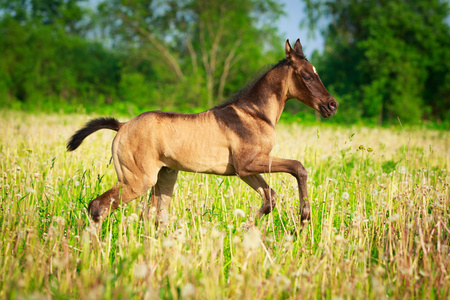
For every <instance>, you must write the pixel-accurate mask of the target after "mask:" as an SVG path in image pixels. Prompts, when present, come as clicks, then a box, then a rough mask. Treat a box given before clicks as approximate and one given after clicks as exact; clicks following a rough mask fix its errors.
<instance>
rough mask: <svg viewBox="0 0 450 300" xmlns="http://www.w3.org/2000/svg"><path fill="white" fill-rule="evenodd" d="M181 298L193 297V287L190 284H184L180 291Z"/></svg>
mask: <svg viewBox="0 0 450 300" xmlns="http://www.w3.org/2000/svg"><path fill="white" fill-rule="evenodd" d="M181 296H182V297H181V298H192V297H194V296H195V287H194V285H193V284H192V283H186V285H185V286H184V287H183V288H182V289H181Z"/></svg>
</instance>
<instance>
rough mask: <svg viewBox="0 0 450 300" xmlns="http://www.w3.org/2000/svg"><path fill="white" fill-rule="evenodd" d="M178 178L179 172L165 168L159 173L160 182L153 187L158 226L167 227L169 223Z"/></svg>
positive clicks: (153, 202)
mask: <svg viewBox="0 0 450 300" xmlns="http://www.w3.org/2000/svg"><path fill="white" fill-rule="evenodd" d="M177 177H178V170H173V169H169V168H167V167H163V168H162V169H161V170H160V171H159V173H158V181H157V182H156V184H155V186H154V187H153V192H152V198H151V203H152V207H155V208H156V211H157V218H156V225H160V226H161V227H165V226H167V224H168V222H169V206H170V202H171V200H172V196H173V189H174V187H175V183H176V181H177Z"/></svg>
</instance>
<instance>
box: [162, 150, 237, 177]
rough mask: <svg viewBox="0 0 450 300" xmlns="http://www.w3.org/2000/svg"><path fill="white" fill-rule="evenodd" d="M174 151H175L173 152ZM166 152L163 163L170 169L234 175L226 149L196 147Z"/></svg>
mask: <svg viewBox="0 0 450 300" xmlns="http://www.w3.org/2000/svg"><path fill="white" fill-rule="evenodd" d="M174 150H175V151H174ZM174 150H172V149H171V150H166V152H165V153H164V154H163V156H164V158H163V159H162V160H163V162H164V163H165V164H166V165H167V166H168V167H169V168H172V169H176V170H180V171H187V172H197V173H208V174H217V175H235V174H236V171H235V169H234V167H233V165H232V163H231V156H230V153H229V150H228V149H224V148H220V147H210V146H209V147H196V145H191V146H190V147H186V148H184V149H174Z"/></svg>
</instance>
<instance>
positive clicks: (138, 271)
mask: <svg viewBox="0 0 450 300" xmlns="http://www.w3.org/2000/svg"><path fill="white" fill-rule="evenodd" d="M147 270H148V267H147V265H146V264H144V263H139V264H136V265H135V266H134V271H133V275H134V277H136V278H144V277H145V275H147Z"/></svg>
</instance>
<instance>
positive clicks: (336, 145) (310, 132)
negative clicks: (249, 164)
mask: <svg viewBox="0 0 450 300" xmlns="http://www.w3.org/2000/svg"><path fill="white" fill-rule="evenodd" d="M88 119H89V117H87V116H84V115H33V114H25V113H18V112H10V111H6V112H1V113H0V130H1V132H2V134H1V135H0V168H1V169H0V171H1V173H0V175H1V179H0V195H1V200H0V209H1V214H0V253H1V256H0V297H1V298H2V299H5V298H7V299H10V298H19V299H28V298H37V299H41V298H42V299H48V298H81V299H88V298H95V299H99V298H106V299H109V298H112V299H119V298H120V299H122V298H135V299H153V298H159V297H160V298H171V299H179V298H183V299H189V298H193V299H217V298H220V299H221V298H230V299H263V298H267V299H272V298H275V299H279V298H295V299H303V298H327V299H347V298H357V299H361V298H369V299H380V298H390V297H392V298H400V299H404V298H440V299H448V297H449V295H450V274H449V269H450V268H449V265H450V258H449V245H450V231H449V228H450V203H449V188H448V184H449V181H448V172H447V169H448V166H449V157H450V156H449V149H450V140H449V133H448V132H445V131H430V130H419V129H401V128H394V129H382V128H373V129H369V128H364V127H351V128H345V127H337V128H336V127H302V126H301V125H283V124H280V125H279V126H278V127H277V135H278V138H277V139H278V140H277V145H276V147H275V148H274V151H273V155H275V156H279V157H285V158H294V159H299V160H300V161H302V162H303V163H304V165H305V167H306V168H307V169H308V174H309V177H308V192H309V197H310V203H311V206H312V220H311V222H310V223H309V224H308V225H307V226H306V227H305V229H304V230H303V231H302V232H299V230H298V228H299V227H298V221H299V219H298V192H297V185H296V182H295V180H294V179H293V178H292V177H290V176H289V175H285V174H270V175H265V178H266V179H267V181H268V182H270V184H271V186H272V187H273V189H274V190H275V191H276V192H277V193H278V203H277V206H276V209H275V210H274V212H273V213H272V214H270V215H268V216H266V217H264V218H262V219H260V220H255V217H256V215H257V210H258V208H259V206H260V205H261V199H260V198H259V196H258V195H257V193H256V192H254V191H253V190H251V189H250V188H249V187H247V186H246V185H245V183H243V182H242V181H240V180H239V179H237V178H235V177H220V176H210V175H203V174H192V173H181V174H180V176H179V179H178V182H177V186H176V190H175V196H174V199H173V202H172V205H171V222H170V225H169V227H168V228H167V229H166V230H165V231H158V229H157V228H155V226H154V217H155V212H154V210H152V209H151V208H150V207H149V206H148V196H149V195H146V196H145V197H141V198H140V199H136V200H135V201H133V202H131V203H129V204H128V205H126V206H123V207H120V208H119V209H118V210H117V211H115V212H114V213H113V214H112V215H111V216H110V217H108V218H107V219H106V220H105V222H104V224H103V227H102V231H101V232H97V231H94V230H91V229H90V227H89V226H88V224H89V217H88V215H87V211H86V206H87V204H88V202H89V201H90V200H91V199H93V198H94V197H96V196H97V195H99V194H101V193H102V192H104V191H106V190H107V189H109V188H110V187H111V186H112V185H113V184H114V183H115V181H116V177H115V172H114V168H113V166H112V164H110V158H111V152H110V146H111V141H112V139H113V137H114V132H108V131H103V132H98V133H96V134H95V135H93V136H91V137H89V138H88V139H87V140H86V141H85V142H84V143H83V145H82V146H81V147H80V149H78V150H77V151H75V152H74V153H66V152H65V149H64V146H65V142H66V140H67V138H68V137H70V135H71V134H72V133H73V132H74V131H75V130H76V129H78V128H79V127H80V126H81V125H82V124H83V123H84V122H85V121H87V120H88ZM240 210H242V211H243V213H242V211H240ZM293 233H294V234H293Z"/></svg>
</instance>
